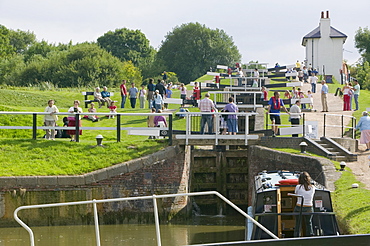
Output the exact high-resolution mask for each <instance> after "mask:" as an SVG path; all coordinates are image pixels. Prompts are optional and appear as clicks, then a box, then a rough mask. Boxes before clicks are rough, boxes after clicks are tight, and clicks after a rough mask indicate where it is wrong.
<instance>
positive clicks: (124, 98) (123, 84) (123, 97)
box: [120, 79, 127, 108]
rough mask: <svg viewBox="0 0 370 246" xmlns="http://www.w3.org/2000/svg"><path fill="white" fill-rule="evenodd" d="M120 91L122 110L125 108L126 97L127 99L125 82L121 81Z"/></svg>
mask: <svg viewBox="0 0 370 246" xmlns="http://www.w3.org/2000/svg"><path fill="white" fill-rule="evenodd" d="M120 91H121V97H122V101H121V108H124V107H125V103H126V97H127V88H126V80H125V79H124V80H122V84H121V85H120Z"/></svg>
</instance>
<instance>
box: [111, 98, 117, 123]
mask: <svg viewBox="0 0 370 246" xmlns="http://www.w3.org/2000/svg"><path fill="white" fill-rule="evenodd" d="M109 110H110V111H109V113H114V114H116V113H117V106H116V105H114V102H111V104H110V106H109ZM110 118H112V119H114V115H109V119H110Z"/></svg>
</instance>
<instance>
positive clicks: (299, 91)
mask: <svg viewBox="0 0 370 246" xmlns="http://www.w3.org/2000/svg"><path fill="white" fill-rule="evenodd" d="M305 97H306V96H305V94H304V93H303V91H301V88H298V98H299V99H302V98H305ZM301 108H302V109H305V108H306V104H305V103H301Z"/></svg>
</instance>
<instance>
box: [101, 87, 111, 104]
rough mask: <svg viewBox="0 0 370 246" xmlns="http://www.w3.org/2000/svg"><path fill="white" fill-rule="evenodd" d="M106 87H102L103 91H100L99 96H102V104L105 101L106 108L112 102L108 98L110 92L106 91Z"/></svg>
mask: <svg viewBox="0 0 370 246" xmlns="http://www.w3.org/2000/svg"><path fill="white" fill-rule="evenodd" d="M107 89H108V88H107V87H106V86H104V87H103V91H102V92H101V97H102V98H103V100H104V101H103V105H104V103H107V108H109V106H110V105H111V103H112V99H110V92H109V91H107Z"/></svg>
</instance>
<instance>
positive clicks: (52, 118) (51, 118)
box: [44, 99, 59, 140]
mask: <svg viewBox="0 0 370 246" xmlns="http://www.w3.org/2000/svg"><path fill="white" fill-rule="evenodd" d="M45 112H47V113H49V114H46V115H45V116H44V124H45V126H52V127H54V126H55V124H56V122H57V120H58V115H56V114H55V113H59V110H58V108H57V106H55V105H54V100H52V99H50V100H49V101H48V106H47V107H46V108H45ZM50 132H51V133H50ZM45 138H46V139H47V140H50V139H52V140H55V129H52V130H51V131H50V129H46V136H45Z"/></svg>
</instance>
